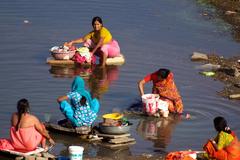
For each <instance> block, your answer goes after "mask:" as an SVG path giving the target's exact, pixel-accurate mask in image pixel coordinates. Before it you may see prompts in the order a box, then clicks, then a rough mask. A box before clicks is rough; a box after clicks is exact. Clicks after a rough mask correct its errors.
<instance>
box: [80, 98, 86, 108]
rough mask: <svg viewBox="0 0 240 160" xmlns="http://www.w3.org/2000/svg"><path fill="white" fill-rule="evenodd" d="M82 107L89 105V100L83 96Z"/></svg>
mask: <svg viewBox="0 0 240 160" xmlns="http://www.w3.org/2000/svg"><path fill="white" fill-rule="evenodd" d="M79 103H80V105H81V106H86V105H87V99H86V97H85V96H82V98H81V99H80V102H79Z"/></svg>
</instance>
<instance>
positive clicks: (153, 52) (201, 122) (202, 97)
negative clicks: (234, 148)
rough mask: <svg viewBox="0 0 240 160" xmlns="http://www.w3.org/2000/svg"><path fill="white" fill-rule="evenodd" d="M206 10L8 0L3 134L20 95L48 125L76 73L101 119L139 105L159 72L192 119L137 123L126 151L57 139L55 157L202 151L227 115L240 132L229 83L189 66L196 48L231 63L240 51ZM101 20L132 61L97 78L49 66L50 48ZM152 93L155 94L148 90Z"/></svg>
mask: <svg viewBox="0 0 240 160" xmlns="http://www.w3.org/2000/svg"><path fill="white" fill-rule="evenodd" d="M205 10H207V11H210V12H212V11H214V10H213V9H212V8H211V7H208V6H203V5H200V4H198V3H197V2H195V1H191V0H181V1H178V0H162V1H156V0H154V1H144V0H138V1H137V0H133V1H127V0H121V1H111V0H103V1H101V2H99V1H95V0H93V1H89V0H88V1H87V0H81V1H77V0H71V1H64V0H58V1H56V0H51V1H49V0H42V1H34V2H32V1H31V0H21V1H17V0H11V1H9V0H2V1H1V2H0V20H1V23H0V35H1V39H0V44H1V48H0V53H1V62H0V74H1V79H0V88H1V101H0V105H1V108H0V111H1V112H0V126H2V128H1V130H0V133H1V137H7V136H8V133H9V131H8V129H9V125H10V121H9V120H10V116H11V113H12V112H14V111H15V110H16V103H17V101H18V100H19V99H20V98H23V97H24V98H27V99H29V101H30V104H31V109H32V113H34V114H36V115H37V116H38V117H39V118H40V119H41V120H44V119H46V117H45V118H44V115H46V114H47V115H49V114H50V115H51V120H57V119H61V118H63V116H62V114H61V113H60V111H59V109H58V105H57V102H56V98H57V97H58V96H60V95H64V94H66V93H67V92H68V91H69V89H70V85H71V82H72V78H73V76H74V75H82V76H84V78H85V81H86V84H87V87H88V89H90V90H91V92H92V94H94V95H95V96H98V97H99V99H100V103H101V111H100V115H102V114H104V113H108V112H112V111H113V110H117V111H122V110H125V109H126V108H128V107H129V106H130V105H131V104H132V103H134V102H135V101H136V100H139V99H140V98H139V93H138V89H137V81H139V80H140V79H142V78H143V77H144V76H145V75H146V74H148V73H150V72H153V71H155V70H157V69H159V68H160V67H167V68H169V69H171V70H172V71H173V72H174V75H175V81H176V84H177V86H178V89H179V91H180V93H181V95H182V98H183V102H184V106H185V108H184V109H185V113H190V114H191V116H192V118H191V119H190V120H185V119H183V118H182V119H181V118H179V117H170V118H168V119H152V118H146V117H132V118H130V120H131V121H132V122H133V124H134V125H133V127H132V129H131V134H132V137H134V138H135V139H136V142H137V143H136V144H135V145H133V146H131V147H130V148H129V149H126V150H121V152H120V151H116V152H115V151H111V152H109V150H108V149H105V148H101V147H98V146H94V145H91V144H88V143H83V142H82V141H80V140H79V139H77V138H73V137H70V136H63V135H59V134H54V135H53V136H54V138H55V139H56V142H57V145H56V147H55V149H54V150H53V152H54V153H55V154H60V155H65V154H66V153H67V150H66V149H67V147H68V146H69V145H72V144H74V145H83V146H84V147H85V152H84V154H85V155H86V156H96V155H99V156H108V154H109V153H112V154H111V155H110V156H114V155H115V156H117V157H118V158H122V157H124V155H136V154H140V153H142V152H146V153H153V154H161V155H162V154H165V152H168V151H172V150H185V149H193V150H201V148H202V144H203V143H205V142H206V140H207V139H208V138H210V137H212V136H214V135H215V131H214V129H213V125H212V119H213V118H214V117H215V116H218V115H222V116H225V117H226V119H227V120H228V121H229V124H230V127H232V129H233V130H236V132H237V134H240V130H239V127H238V126H239V123H238V122H239V120H240V118H239V114H240V108H239V102H238V101H229V100H228V99H224V98H222V97H219V96H218V95H217V94H216V92H217V91H219V90H221V89H222V88H223V84H221V83H220V82H216V81H214V80H212V79H210V78H207V77H203V76H202V75H199V74H198V70H197V69H196V67H197V66H198V65H200V64H199V63H195V62H191V61H190V56H191V54H192V53H193V52H194V51H199V52H206V53H217V54H219V55H223V56H225V57H231V56H234V55H237V54H239V50H240V46H239V43H237V42H235V41H234V39H233V38H232V37H231V27H230V26H229V25H228V24H226V23H224V22H223V21H222V20H220V19H212V18H208V17H206V16H203V15H202V14H201V13H202V12H203V11H205ZM96 15H98V16H101V17H102V18H103V21H104V25H105V26H106V27H107V28H109V29H110V31H111V32H112V34H113V36H114V38H115V39H117V40H118V41H119V44H120V46H121V50H122V53H123V54H124V56H125V58H126V63H125V64H124V65H123V66H119V67H107V68H106V69H101V68H95V69H94V70H93V73H91V72H86V70H87V69H86V68H73V67H51V66H49V65H47V64H46V63H45V60H46V58H47V57H48V56H49V52H48V50H49V48H51V47H52V46H55V45H61V44H62V43H63V42H65V41H69V40H71V39H75V38H78V37H80V36H81V35H83V34H85V33H87V32H88V31H90V30H91V19H92V17H93V16H96ZM24 20H28V21H29V23H24ZM145 89H146V93H147V92H150V91H151V85H150V84H148V85H146V87H145ZM99 117H100V116H99ZM47 118H49V117H47ZM100 120H101V118H99V121H100Z"/></svg>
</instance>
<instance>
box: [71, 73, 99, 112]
mask: <svg viewBox="0 0 240 160" xmlns="http://www.w3.org/2000/svg"><path fill="white" fill-rule="evenodd" d="M72 92H78V93H79V94H80V95H82V96H84V97H86V99H87V102H88V103H89V105H90V108H91V109H92V110H93V111H94V112H95V113H97V112H98V111H99V108H100V104H99V101H98V99H96V98H94V99H92V97H91V94H90V93H89V92H88V91H87V90H86V89H85V82H84V80H83V79H82V78H81V77H80V76H76V77H75V78H74V80H73V82H72Z"/></svg>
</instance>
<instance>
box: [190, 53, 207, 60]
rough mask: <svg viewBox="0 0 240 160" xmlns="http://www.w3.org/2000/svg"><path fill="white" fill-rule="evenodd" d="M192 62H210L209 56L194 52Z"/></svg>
mask: <svg viewBox="0 0 240 160" xmlns="http://www.w3.org/2000/svg"><path fill="white" fill-rule="evenodd" d="M191 60H192V61H201V60H202V61H203V60H208V56H207V55H206V54H204V53H200V52H193V54H192V57H191Z"/></svg>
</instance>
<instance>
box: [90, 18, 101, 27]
mask: <svg viewBox="0 0 240 160" xmlns="http://www.w3.org/2000/svg"><path fill="white" fill-rule="evenodd" d="M96 21H98V22H99V23H101V24H103V21H102V18H100V17H98V16H96V17H93V19H92V26H94V23H95V22H96Z"/></svg>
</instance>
